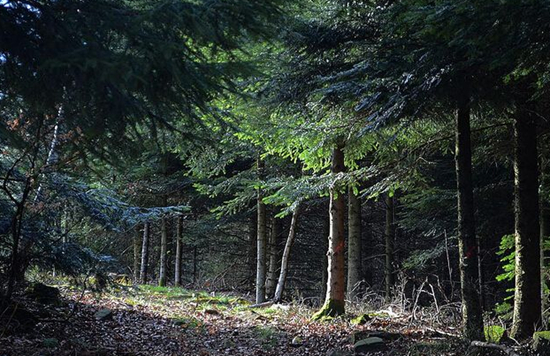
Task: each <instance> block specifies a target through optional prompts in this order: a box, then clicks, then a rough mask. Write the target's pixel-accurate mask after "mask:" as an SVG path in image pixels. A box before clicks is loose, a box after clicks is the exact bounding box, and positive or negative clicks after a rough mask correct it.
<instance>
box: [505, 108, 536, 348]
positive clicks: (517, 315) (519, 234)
mask: <svg viewBox="0 0 550 356" xmlns="http://www.w3.org/2000/svg"><path fill="white" fill-rule="evenodd" d="M514 136H515V143H516V145H515V160H514V174H515V190H514V194H515V209H514V213H515V230H516V260H515V262H516V267H515V268H516V269H515V276H516V285H515V294H514V314H513V322H512V331H511V336H512V337H513V338H516V339H523V338H527V337H530V336H531V335H532V334H533V331H534V330H535V329H536V328H537V326H539V325H540V322H541V278H540V226H539V194H538V188H539V187H538V163H537V160H538V157H537V128H536V120H535V117H534V115H533V114H532V112H531V111H530V110H529V109H528V108H525V107H519V108H518V109H517V112H516V116H515V122H514Z"/></svg>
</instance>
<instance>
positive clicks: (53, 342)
mask: <svg viewBox="0 0 550 356" xmlns="http://www.w3.org/2000/svg"><path fill="white" fill-rule="evenodd" d="M42 345H43V346H44V347H47V348H50V349H53V348H55V347H58V346H59V340H57V339H56V338H49V339H44V340H42Z"/></svg>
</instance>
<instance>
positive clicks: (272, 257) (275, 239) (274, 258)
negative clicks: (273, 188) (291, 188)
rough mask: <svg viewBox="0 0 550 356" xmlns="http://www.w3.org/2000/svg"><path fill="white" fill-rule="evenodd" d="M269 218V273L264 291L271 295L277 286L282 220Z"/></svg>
mask: <svg viewBox="0 0 550 356" xmlns="http://www.w3.org/2000/svg"><path fill="white" fill-rule="evenodd" d="M275 215H276V214H275V213H274V214H273V217H272V219H271V234H270V235H269V273H268V277H267V282H266V293H267V295H268V296H272V295H273V293H275V287H276V286H277V267H278V266H279V260H280V253H279V252H280V249H279V245H280V240H281V233H282V221H281V219H278V218H276V217H275Z"/></svg>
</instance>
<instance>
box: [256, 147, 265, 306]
mask: <svg viewBox="0 0 550 356" xmlns="http://www.w3.org/2000/svg"><path fill="white" fill-rule="evenodd" d="M257 168H258V178H259V179H260V180H262V179H263V178H264V175H265V173H264V170H265V164H264V162H263V161H262V159H261V158H259V157H258V160H257ZM256 204H257V211H258V213H257V217H258V229H257V232H258V237H257V239H256V243H257V249H256V303H262V302H264V301H265V280H266V256H267V248H266V247H267V212H266V206H265V204H264V202H263V193H262V189H261V188H258V198H257V203H256Z"/></svg>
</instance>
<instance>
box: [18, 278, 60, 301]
mask: <svg viewBox="0 0 550 356" xmlns="http://www.w3.org/2000/svg"><path fill="white" fill-rule="evenodd" d="M25 294H26V295H27V296H28V297H30V298H32V299H34V300H36V301H37V302H39V303H41V304H59V296H60V293H59V289H57V288H54V287H50V286H47V285H45V284H42V283H33V284H31V285H30V286H29V287H28V288H27V290H26V292H25Z"/></svg>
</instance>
